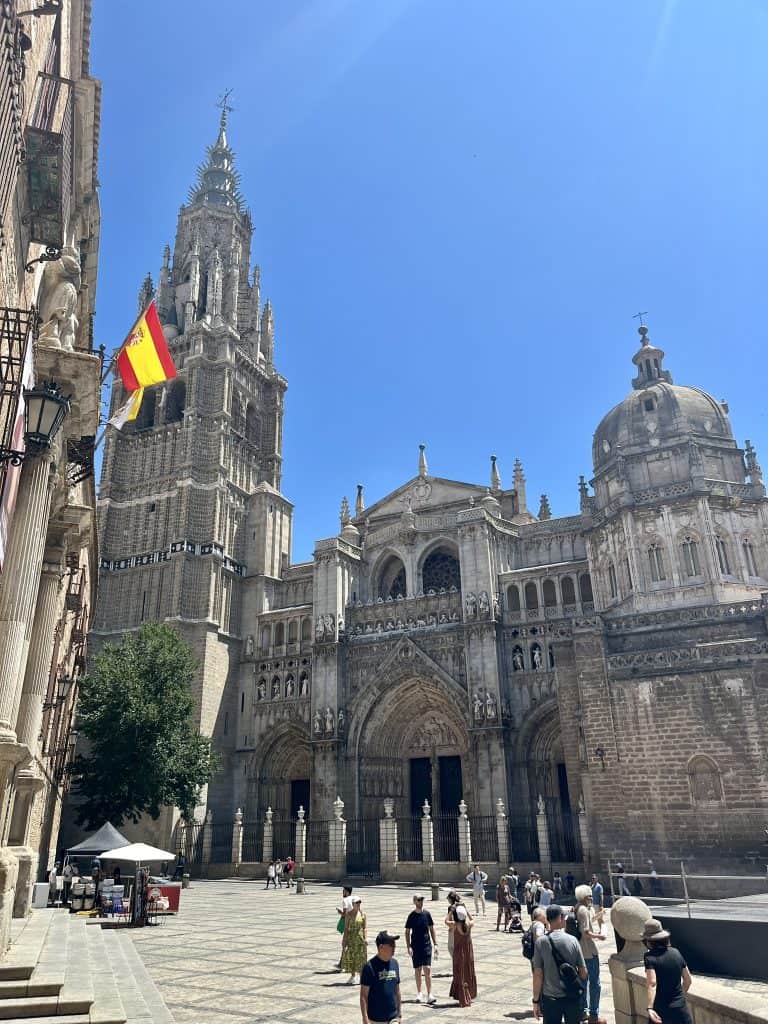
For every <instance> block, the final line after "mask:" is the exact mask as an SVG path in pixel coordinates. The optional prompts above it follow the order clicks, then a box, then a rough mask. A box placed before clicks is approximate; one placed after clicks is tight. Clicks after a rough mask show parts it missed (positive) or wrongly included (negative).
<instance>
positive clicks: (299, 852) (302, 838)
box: [293, 806, 307, 870]
mask: <svg viewBox="0 0 768 1024" xmlns="http://www.w3.org/2000/svg"><path fill="white" fill-rule="evenodd" d="M306 813H307V812H306V811H305V810H304V807H303V806H301V807H299V809H298V811H297V812H296V842H295V846H296V852H295V853H294V855H293V859H294V860H295V861H296V863H297V864H298V865H300V866H301V869H302V870H303V869H304V861H305V860H306V859H307V823H306V821H304V815H305V814H306Z"/></svg>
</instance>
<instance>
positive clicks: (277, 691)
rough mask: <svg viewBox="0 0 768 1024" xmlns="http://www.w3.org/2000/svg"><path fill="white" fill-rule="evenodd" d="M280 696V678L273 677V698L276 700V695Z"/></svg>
mask: <svg viewBox="0 0 768 1024" xmlns="http://www.w3.org/2000/svg"><path fill="white" fill-rule="evenodd" d="M279 696H280V680H279V679H273V680H272V700H274V699H275V698H276V697H279Z"/></svg>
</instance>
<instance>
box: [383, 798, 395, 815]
mask: <svg viewBox="0 0 768 1024" xmlns="http://www.w3.org/2000/svg"><path fill="white" fill-rule="evenodd" d="M394 813H395V801H394V800H393V799H392V797H391V796H385V797H384V817H385V818H391V817H392V816H393V814H394Z"/></svg>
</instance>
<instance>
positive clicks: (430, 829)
mask: <svg viewBox="0 0 768 1024" xmlns="http://www.w3.org/2000/svg"><path fill="white" fill-rule="evenodd" d="M421 810H422V813H423V815H424V816H423V817H422V819H421V860H422V862H423V863H424V864H434V863H435V826H434V823H433V821H432V815H431V813H430V810H431V809H430V806H429V801H428V800H425V801H424V806H423V807H422V809H421Z"/></svg>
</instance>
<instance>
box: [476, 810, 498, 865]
mask: <svg viewBox="0 0 768 1024" xmlns="http://www.w3.org/2000/svg"><path fill="white" fill-rule="evenodd" d="M470 829H471V841H472V860H477V861H483V862H485V863H492V864H495V863H497V862H498V859H499V830H498V828H497V825H496V815H495V814H484V815H479V816H476V817H472V818H471V819H470Z"/></svg>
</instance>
